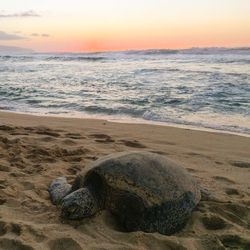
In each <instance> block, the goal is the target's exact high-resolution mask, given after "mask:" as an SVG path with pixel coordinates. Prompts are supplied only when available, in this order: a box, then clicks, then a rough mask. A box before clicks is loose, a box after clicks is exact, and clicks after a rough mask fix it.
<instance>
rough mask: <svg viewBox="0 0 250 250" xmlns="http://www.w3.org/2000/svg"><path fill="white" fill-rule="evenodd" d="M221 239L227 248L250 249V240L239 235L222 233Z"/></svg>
mask: <svg viewBox="0 0 250 250" xmlns="http://www.w3.org/2000/svg"><path fill="white" fill-rule="evenodd" d="M220 240H221V242H222V244H223V245H224V247H226V248H227V249H242V250H248V249H250V241H249V240H246V239H243V238H241V237H240V236H238V235H222V236H221V237H220Z"/></svg>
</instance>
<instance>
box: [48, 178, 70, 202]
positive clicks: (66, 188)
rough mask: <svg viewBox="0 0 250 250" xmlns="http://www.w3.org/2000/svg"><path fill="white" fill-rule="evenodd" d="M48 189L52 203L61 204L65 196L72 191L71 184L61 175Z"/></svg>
mask: <svg viewBox="0 0 250 250" xmlns="http://www.w3.org/2000/svg"><path fill="white" fill-rule="evenodd" d="M48 191H49V194H50V199H51V201H52V203H53V204H54V205H59V204H61V202H62V200H63V198H64V197H65V196H66V195H68V194H69V193H70V191H71V185H70V184H68V182H67V180H66V178H65V177H59V178H56V179H55V180H53V181H52V182H51V183H50V185H49V188H48Z"/></svg>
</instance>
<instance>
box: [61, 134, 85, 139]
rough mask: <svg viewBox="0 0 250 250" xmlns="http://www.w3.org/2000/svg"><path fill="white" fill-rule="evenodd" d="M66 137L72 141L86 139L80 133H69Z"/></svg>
mask: <svg viewBox="0 0 250 250" xmlns="http://www.w3.org/2000/svg"><path fill="white" fill-rule="evenodd" d="M65 137H67V138H70V139H75V140H79V139H86V137H85V136H82V135H81V134H79V133H67V134H65Z"/></svg>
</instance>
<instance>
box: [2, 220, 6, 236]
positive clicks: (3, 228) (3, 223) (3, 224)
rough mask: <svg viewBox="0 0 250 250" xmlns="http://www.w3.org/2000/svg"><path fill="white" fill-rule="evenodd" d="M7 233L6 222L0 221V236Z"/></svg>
mask: <svg viewBox="0 0 250 250" xmlns="http://www.w3.org/2000/svg"><path fill="white" fill-rule="evenodd" d="M6 233H7V224H6V223H5V222H4V221H0V236H3V235H5V234H6Z"/></svg>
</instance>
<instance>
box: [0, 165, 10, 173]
mask: <svg viewBox="0 0 250 250" xmlns="http://www.w3.org/2000/svg"><path fill="white" fill-rule="evenodd" d="M0 171H2V172H10V168H9V167H8V166H6V165H2V164H0Z"/></svg>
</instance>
